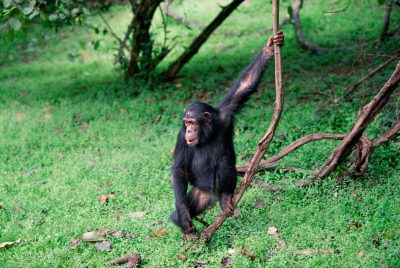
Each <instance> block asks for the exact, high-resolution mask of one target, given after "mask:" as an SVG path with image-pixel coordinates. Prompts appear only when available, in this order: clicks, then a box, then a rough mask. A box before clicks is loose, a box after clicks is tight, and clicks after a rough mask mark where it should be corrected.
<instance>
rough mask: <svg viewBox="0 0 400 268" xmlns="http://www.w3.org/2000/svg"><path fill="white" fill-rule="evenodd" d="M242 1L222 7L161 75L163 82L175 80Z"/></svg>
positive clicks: (235, 0) (234, 0)
mask: <svg viewBox="0 0 400 268" xmlns="http://www.w3.org/2000/svg"><path fill="white" fill-rule="evenodd" d="M243 1H244V0H233V1H232V2H231V3H230V4H229V5H227V6H225V7H223V8H222V10H221V12H220V13H219V14H218V16H217V17H216V18H215V19H214V20H213V21H212V22H211V23H210V24H209V25H208V26H207V27H206V28H205V29H204V31H203V32H202V33H201V34H200V35H199V36H197V37H196V39H194V40H193V42H192V43H191V44H190V46H189V47H188V49H186V50H185V52H183V53H182V55H181V56H179V58H178V59H176V60H175V61H174V62H173V63H171V65H170V66H169V67H168V69H167V70H166V71H165V72H164V73H163V74H162V77H163V78H164V80H167V81H168V80H172V79H173V78H175V77H176V75H177V74H178V72H179V71H180V70H181V69H182V67H183V66H184V65H185V64H186V63H187V62H188V61H189V60H190V59H191V58H192V57H193V56H194V55H195V54H196V53H197V52H198V51H199V49H200V47H201V46H202V45H203V44H204V43H205V42H206V41H207V39H208V38H209V37H210V35H211V34H212V33H213V32H214V31H215V30H216V29H217V28H218V26H219V25H221V24H222V23H223V22H224V20H225V19H226V18H227V17H228V16H229V15H230V14H231V13H232V12H233V11H234V10H235V9H236V8H237V7H238V6H239V5H240V4H241V3H242V2H243Z"/></svg>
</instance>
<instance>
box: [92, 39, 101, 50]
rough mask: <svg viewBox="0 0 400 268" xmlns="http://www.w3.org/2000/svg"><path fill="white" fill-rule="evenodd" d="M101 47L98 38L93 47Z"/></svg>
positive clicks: (95, 48)
mask: <svg viewBox="0 0 400 268" xmlns="http://www.w3.org/2000/svg"><path fill="white" fill-rule="evenodd" d="M99 47H100V40H96V41H94V42H93V49H94V50H97V49H98V48H99Z"/></svg>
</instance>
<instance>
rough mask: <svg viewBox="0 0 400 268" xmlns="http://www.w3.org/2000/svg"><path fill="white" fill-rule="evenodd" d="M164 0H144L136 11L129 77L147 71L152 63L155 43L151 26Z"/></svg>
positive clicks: (136, 7)
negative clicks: (151, 34)
mask: <svg viewBox="0 0 400 268" xmlns="http://www.w3.org/2000/svg"><path fill="white" fill-rule="evenodd" d="M161 2H162V0H142V1H141V2H140V4H139V5H137V6H135V7H133V6H132V8H133V9H135V18H134V22H133V25H134V28H133V34H132V48H131V51H130V61H129V66H128V71H127V73H126V76H127V77H133V76H135V75H136V74H137V73H139V72H142V71H145V70H146V66H149V65H150V64H151V62H152V58H151V56H152V52H153V43H152V40H151V36H150V26H151V22H152V20H153V16H154V13H155V11H156V9H157V7H158V5H159V4H160V3H161Z"/></svg>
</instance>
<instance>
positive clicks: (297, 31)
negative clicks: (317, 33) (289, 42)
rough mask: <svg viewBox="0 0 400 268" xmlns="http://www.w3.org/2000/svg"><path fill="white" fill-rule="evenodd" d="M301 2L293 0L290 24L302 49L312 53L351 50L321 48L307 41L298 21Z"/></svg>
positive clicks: (300, 0)
mask: <svg viewBox="0 0 400 268" xmlns="http://www.w3.org/2000/svg"><path fill="white" fill-rule="evenodd" d="M302 2H303V1H302V0H294V2H293V4H292V10H293V14H292V23H293V26H294V30H295V34H296V40H297V42H298V43H299V44H300V45H301V47H302V48H304V49H308V50H310V51H313V52H328V51H342V50H346V49H351V47H347V48H326V47H321V46H318V45H315V44H313V43H311V42H310V41H308V40H307V39H306V38H305V37H304V34H303V29H302V27H301V21H300V9H301V7H302Z"/></svg>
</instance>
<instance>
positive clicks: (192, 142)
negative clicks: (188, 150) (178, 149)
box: [186, 138, 197, 145]
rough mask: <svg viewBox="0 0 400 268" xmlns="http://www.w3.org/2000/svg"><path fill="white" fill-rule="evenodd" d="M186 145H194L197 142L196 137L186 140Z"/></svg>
mask: <svg viewBox="0 0 400 268" xmlns="http://www.w3.org/2000/svg"><path fill="white" fill-rule="evenodd" d="M186 143H187V145H196V144H197V138H194V139H192V140H186Z"/></svg>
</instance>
